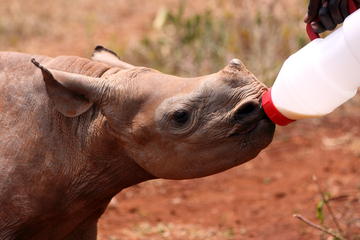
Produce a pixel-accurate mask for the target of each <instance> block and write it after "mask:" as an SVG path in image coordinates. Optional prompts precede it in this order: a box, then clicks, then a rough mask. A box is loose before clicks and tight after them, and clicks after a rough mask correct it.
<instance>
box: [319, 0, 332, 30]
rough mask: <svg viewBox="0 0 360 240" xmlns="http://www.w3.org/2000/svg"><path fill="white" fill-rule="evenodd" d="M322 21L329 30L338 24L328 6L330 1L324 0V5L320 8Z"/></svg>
mask: <svg viewBox="0 0 360 240" xmlns="http://www.w3.org/2000/svg"><path fill="white" fill-rule="evenodd" d="M319 19H320V22H321V23H322V24H323V25H324V27H325V28H326V29H327V30H334V29H335V27H336V24H335V23H334V21H333V19H332V17H331V15H330V11H329V8H328V2H324V4H323V6H322V7H321V8H320V10H319Z"/></svg>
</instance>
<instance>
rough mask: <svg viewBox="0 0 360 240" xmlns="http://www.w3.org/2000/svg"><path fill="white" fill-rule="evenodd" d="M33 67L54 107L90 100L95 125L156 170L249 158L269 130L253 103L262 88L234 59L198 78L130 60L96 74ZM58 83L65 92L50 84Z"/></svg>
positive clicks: (189, 169)
mask: <svg viewBox="0 0 360 240" xmlns="http://www.w3.org/2000/svg"><path fill="white" fill-rule="evenodd" d="M34 63H36V62H34ZM38 67H40V68H42V71H43V75H44V76H45V77H44V79H45V82H46V83H47V84H46V85H47V90H48V94H49V95H50V97H51V98H53V100H54V102H55V107H56V108H57V109H58V110H59V111H60V112H61V113H63V114H64V115H65V116H68V117H75V116H78V115H81V114H83V113H84V112H86V111H87V109H89V108H90V107H91V106H93V105H97V106H98V108H99V109H100V111H101V113H102V115H103V116H104V118H105V121H101V122H102V124H104V126H105V127H104V128H100V129H106V131H108V132H109V133H110V134H111V135H112V136H115V139H117V141H118V142H119V143H120V145H121V146H122V147H123V150H125V151H126V152H127V154H128V155H129V156H130V157H131V158H132V159H133V160H134V161H135V162H136V163H137V164H138V165H139V166H141V167H142V168H143V169H144V170H146V171H147V172H149V173H150V174H152V175H153V176H155V177H161V178H167V179H185V178H194V177H202V176H206V175H210V174H214V173H217V172H220V171H223V170H226V169H229V168H231V167H234V166H236V165H239V164H241V163H244V162H246V161H248V160H250V159H252V158H254V157H255V156H256V155H257V154H258V153H259V152H260V151H261V150H262V149H263V148H265V147H266V146H267V145H268V144H269V143H270V142H271V140H272V137H273V133H274V128H275V127H274V125H273V124H272V123H271V122H270V121H269V120H268V119H267V118H266V116H265V114H264V112H263V110H262V108H261V105H260V98H261V95H262V93H263V92H264V90H265V89H266V87H265V86H264V85H263V84H262V83H260V82H259V81H258V80H257V79H256V78H255V77H254V75H253V74H251V73H250V72H249V71H248V70H247V69H246V68H245V66H244V65H243V64H242V63H241V61H240V60H237V59H234V60H232V61H231V62H230V63H229V64H228V65H227V66H226V67H225V68H224V69H222V70H221V71H219V72H217V73H215V74H211V75H207V76H202V77H197V78H180V77H176V76H171V75H167V74H163V73H161V72H158V71H156V70H153V69H149V68H143V67H134V66H130V67H128V68H127V69H116V68H115V69H110V70H109V71H107V72H106V73H105V74H104V75H103V77H101V78H89V77H84V76H80V75H74V74H68V73H61V72H59V71H55V70H50V69H45V68H44V67H42V66H41V65H39V64H38ZM46 76H47V77H46ZM57 85H58V86H57ZM51 86H52V87H51ZM59 87H60V88H61V89H62V90H66V89H69V90H70V92H69V93H61V94H59V93H58V92H57V91H58V90H53V89H57V88H59ZM65 92H66V91H65Z"/></svg>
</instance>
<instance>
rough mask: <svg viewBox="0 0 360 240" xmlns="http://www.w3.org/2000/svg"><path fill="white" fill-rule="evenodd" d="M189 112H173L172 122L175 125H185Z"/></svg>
mask: <svg viewBox="0 0 360 240" xmlns="http://www.w3.org/2000/svg"><path fill="white" fill-rule="evenodd" d="M189 116H190V114H189V112H188V111H185V110H178V111H175V112H174V113H173V116H172V118H173V120H174V121H175V122H176V123H177V124H181V125H182V124H185V123H186V122H187V121H188V120H189Z"/></svg>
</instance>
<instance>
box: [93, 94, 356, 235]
mask: <svg viewBox="0 0 360 240" xmlns="http://www.w3.org/2000/svg"><path fill="white" fill-rule="evenodd" d="M351 104H354V105H356V106H357V107H355V108H354V107H353V106H354V105H352V108H350V110H349V109H344V108H343V109H342V110H340V111H338V112H337V113H333V114H331V115H330V116H329V117H326V118H323V119H321V120H306V121H305V120H304V121H300V122H297V123H294V124H293V125H290V126H288V127H283V128H281V129H278V131H277V133H276V136H275V138H274V142H273V143H272V144H271V146H270V147H268V148H267V149H266V150H265V151H263V152H262V153H261V154H260V155H259V156H258V157H257V158H256V159H255V160H253V161H250V162H248V163H246V164H244V165H241V166H238V167H236V168H233V169H231V170H229V171H226V172H224V173H221V174H217V175H214V176H210V177H206V178H201V179H195V180H184V181H168V180H155V181H150V182H146V183H142V184H140V185H138V186H134V187H131V188H129V189H126V190H124V191H123V192H121V193H120V194H118V195H117V196H116V197H115V200H114V201H113V202H112V203H111V206H110V207H109V208H108V209H107V211H106V213H105V215H104V216H103V217H102V218H101V221H100V223H99V226H100V229H99V236H100V239H111V240H116V239H119V240H120V239H121V240H140V239H141V240H145V239H146V240H148V239H150V240H157V239H174V240H180V239H181V240H182V239H260V240H262V239H267V240H275V239H276V240H282V239H284V240H285V239H286V240H288V239H292V240H297V239H298V240H300V239H304V240H305V239H306V240H308V239H320V238H319V237H320V233H319V232H318V231H317V230H314V229H312V228H310V227H308V226H306V225H305V224H304V223H302V222H300V221H299V220H297V219H295V218H293V217H292V215H293V214H294V213H300V214H302V215H303V216H305V217H307V218H309V219H311V220H312V221H313V222H315V223H318V221H317V219H316V218H315V206H316V204H317V203H318V202H319V200H320V195H319V191H318V187H317V184H316V183H315V182H314V181H313V180H312V176H313V175H316V176H317V178H318V182H319V183H320V184H321V185H322V188H323V189H324V191H328V192H330V193H331V194H332V196H334V197H336V196H340V195H346V196H347V200H344V201H336V202H335V203H333V208H334V211H335V215H336V217H338V218H339V219H340V220H339V221H340V223H341V224H342V226H343V228H345V226H344V225H345V223H347V222H349V221H353V223H354V222H355V224H353V225H352V229H350V230H348V232H350V236H351V237H354V236H355V235H358V234H359V235H360V224H359V219H360V168H359V167H360V164H359V163H360V118H359V114H358V111H356V109H357V110H358V109H359V108H358V106H359V105H358V102H355V101H354V102H353V103H349V104H348V105H347V106H351ZM346 210H349V212H350V213H351V214H349V212H348V213H345V211H346ZM325 217H326V221H325V223H326V224H327V225H329V226H332V224H331V221H330V217H329V216H328V213H326V215H325ZM356 221H357V222H356ZM325 239H326V238H325Z"/></svg>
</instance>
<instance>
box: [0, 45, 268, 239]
mask: <svg viewBox="0 0 360 240" xmlns="http://www.w3.org/2000/svg"><path fill="white" fill-rule="evenodd" d="M31 58H35V60H36V61H33V63H31ZM100 61H101V62H102V63H101V62H100ZM264 90H265V86H264V85H263V84H261V83H260V82H258V81H257V80H256V78H255V77H254V76H253V75H252V74H251V73H250V72H249V71H248V70H246V68H245V66H244V65H243V64H242V63H241V62H240V61H238V60H234V61H232V62H231V63H230V64H229V65H228V66H226V67H225V68H224V69H223V70H221V71H220V72H218V73H215V74H211V75H208V76H203V77H198V78H179V77H175V76H170V75H166V74H163V73H160V72H158V71H156V70H152V69H148V68H143V67H134V66H132V65H130V64H127V63H124V62H121V61H120V60H119V59H117V57H116V56H115V55H114V54H113V53H112V52H110V51H107V50H105V49H103V48H101V47H99V48H97V51H96V52H95V54H94V56H93V60H87V59H83V58H79V57H66V56H64V57H56V58H49V57H44V56H31V55H27V54H21V53H10V52H3V53H0V129H1V131H0V206H1V209H0V239H2V240H10V239H17V240H19V239H52V240H57V239H66V240H70V239H77V240H82V239H86V240H88V239H96V224H97V221H98V218H99V217H100V216H101V214H102V213H103V212H104V210H105V208H106V206H107V204H108V203H109V201H110V200H111V198H112V197H113V196H114V195H115V194H117V193H118V192H119V191H121V190H122V189H124V188H126V187H129V186H132V185H134V184H137V183H139V182H142V181H146V180H149V179H154V178H167V179H186V178H195V177H202V176H207V175H210V174H214V173H217V172H220V171H223V170H226V169H229V168H231V167H234V166H236V165H239V164H241V163H244V162H246V161H248V160H250V159H252V158H254V157H255V156H256V155H257V154H258V153H259V152H260V151H261V150H262V149H263V148H265V147H266V146H267V145H268V144H269V143H270V142H271V140H272V137H273V132H274V125H273V124H272V123H271V122H270V121H269V120H268V119H267V118H266V117H265V115H264V113H263V111H262V109H261V108H260V107H259V101H260V97H261V95H262V93H263V91H264Z"/></svg>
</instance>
